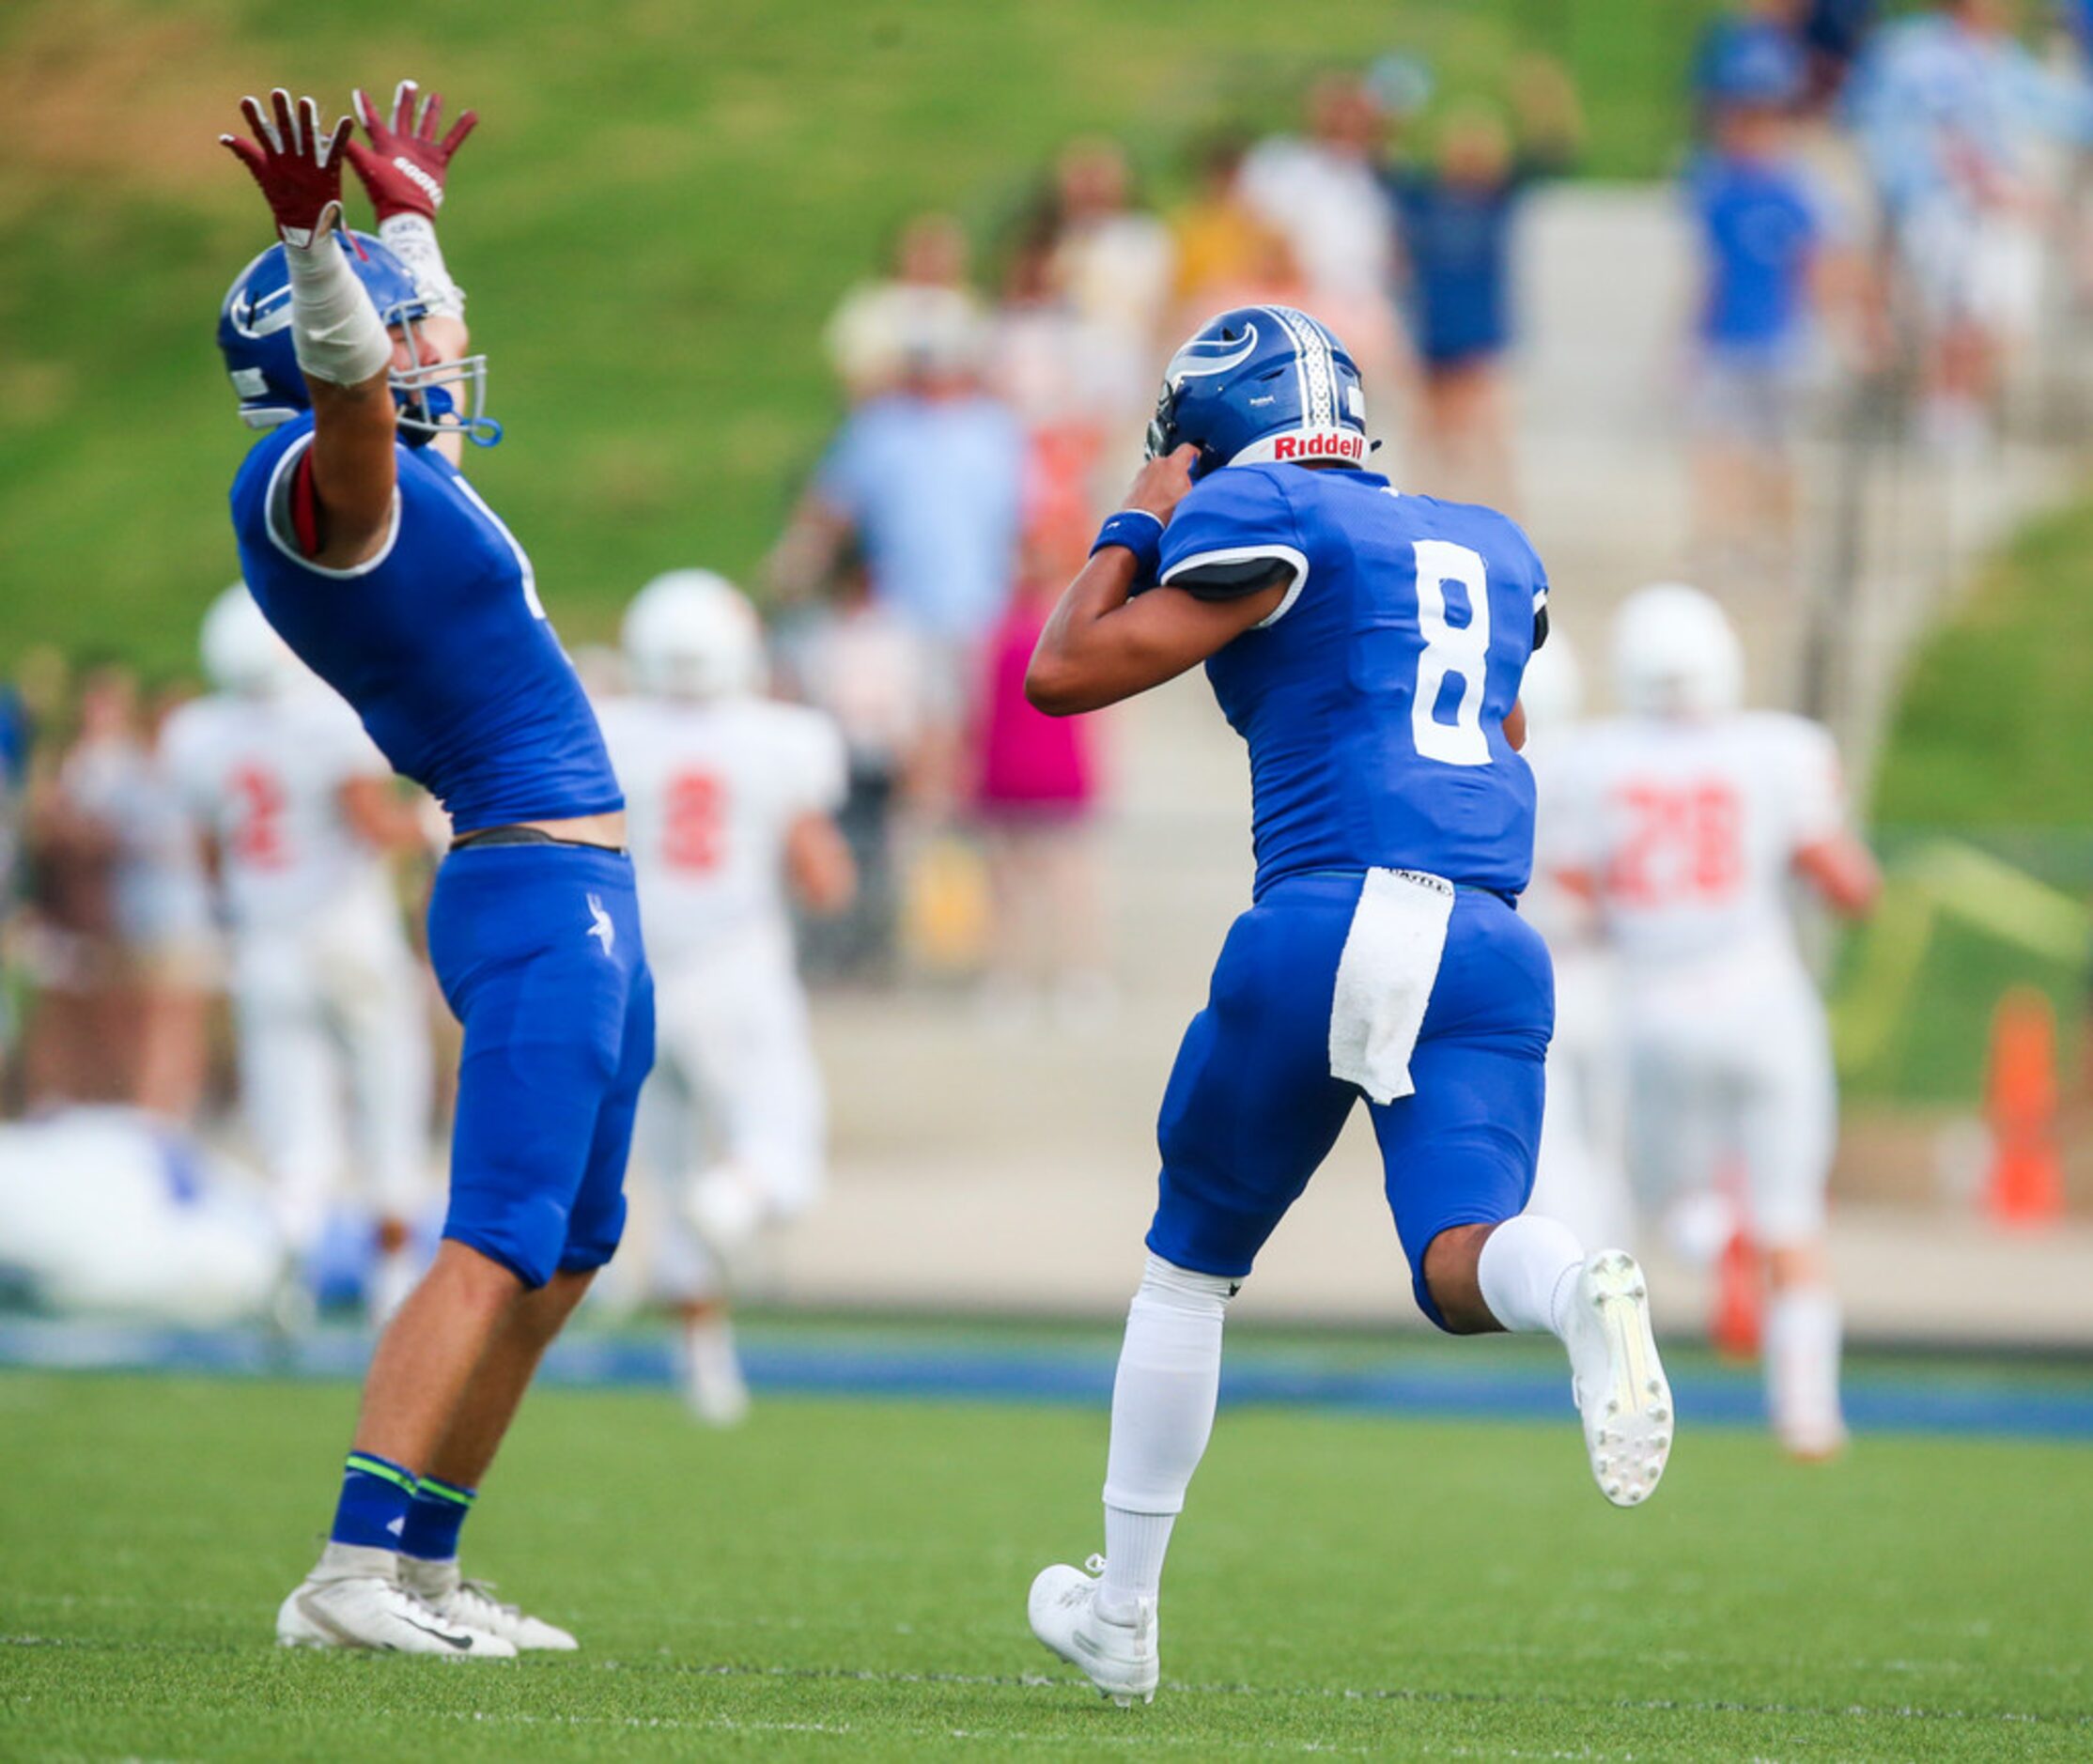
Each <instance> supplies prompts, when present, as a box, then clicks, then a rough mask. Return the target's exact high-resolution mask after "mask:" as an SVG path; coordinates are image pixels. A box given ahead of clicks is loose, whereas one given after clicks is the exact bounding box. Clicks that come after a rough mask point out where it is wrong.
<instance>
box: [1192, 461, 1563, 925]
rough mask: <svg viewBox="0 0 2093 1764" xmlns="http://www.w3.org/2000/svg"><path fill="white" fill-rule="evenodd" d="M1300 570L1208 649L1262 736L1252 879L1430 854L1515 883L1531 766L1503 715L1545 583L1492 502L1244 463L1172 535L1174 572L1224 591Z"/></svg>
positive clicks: (1217, 679) (1526, 853)
mask: <svg viewBox="0 0 2093 1764" xmlns="http://www.w3.org/2000/svg"><path fill="white" fill-rule="evenodd" d="M1267 563H1268V564H1270V565H1285V566H1286V567H1288V568H1289V569H1291V570H1292V571H1293V584H1292V586H1291V587H1290V588H1289V589H1288V591H1287V594H1286V598H1285V599H1284V600H1283V601H1282V602H1281V603H1280V605H1279V609H1278V610H1277V611H1275V612H1274V613H1273V614H1272V615H1271V617H1270V618H1268V619H1266V620H1265V621H1264V623H1263V624H1262V625H1260V626H1258V627H1256V628H1254V629H1252V630H1249V631H1246V632H1245V633H1244V634H1243V635H1242V636H1241V637H1238V638H1237V639H1236V640H1235V641H1234V642H1232V643H1230V644H1229V645H1228V646H1227V647H1226V648H1225V649H1223V650H1221V651H1220V653H1219V654H1217V655H1216V656H1215V657H1214V658H1212V659H1211V660H1210V661H1208V663H1207V664H1206V673H1207V677H1208V679H1209V680H1210V681H1211V682H1212V683H1213V687H1214V695H1215V697H1216V698H1217V699H1218V700H1219V701H1220V705H1221V709H1222V710H1223V711H1224V712H1225V713H1226V714H1227V716H1228V720H1229V721H1230V722H1231V723H1232V724H1233V726H1234V728H1235V730H1236V733H1237V734H1239V735H1242V737H1243V739H1244V740H1245V741H1246V742H1247V743H1248V746H1249V751H1250V782H1251V789H1252V793H1253V797H1254V805H1255V807H1254V815H1255V838H1256V847H1257V890H1258V892H1259V893H1260V894H1262V893H1263V892H1264V890H1265V889H1267V888H1269V887H1270V886H1271V885H1272V884H1273V883H1274V882H1276V881H1279V879H1280V878H1281V877H1284V876H1290V875H1298V874H1304V873H1307V872H1312V871H1357V870H1363V869H1379V868H1387V869H1399V870H1421V871H1425V872H1427V873H1429V874H1434V875H1438V876H1444V877H1445V878H1446V879H1447V880H1448V881H1450V882H1453V883H1456V884H1461V885H1465V886H1469V887H1474V888H1481V889H1489V890H1494V891H1495V892H1496V893H1499V894H1504V895H1516V894H1517V893H1519V892H1520V891H1521V890H1523V889H1525V887H1526V885H1527V876H1528V874H1529V873H1530V872H1531V870H1532V867H1533V774H1532V773H1531V772H1530V771H1529V770H1527V763H1526V761H1524V760H1523V759H1521V758H1520V757H1519V755H1518V754H1517V753H1516V752H1515V751H1513V750H1512V745H1511V743H1510V742H1509V741H1508V740H1506V738H1505V734H1504V720H1505V718H1506V717H1507V716H1508V715H1509V714H1510V712H1511V710H1512V705H1513V704H1514V703H1516V702H1517V699H1518V696H1519V682H1520V680H1521V678H1522V677H1523V676H1524V675H1525V673H1526V667H1527V658H1528V657H1529V656H1530V655H1531V654H1532V653H1533V644H1534V631H1535V623H1536V614H1537V613H1538V612H1539V611H1541V610H1542V609H1543V607H1544V606H1545V604H1546V600H1547V592H1548V589H1547V580H1546V577H1545V576H1544V575H1543V571H1542V567H1541V560H1540V559H1539V558H1538V557H1536V556H1535V555H1534V550H1533V547H1532V546H1531V545H1530V544H1529V543H1528V542H1527V536H1526V534H1523V533H1522V532H1520V530H1519V528H1518V527H1517V525H1516V524H1514V523H1513V522H1512V521H1511V520H1509V519H1507V518H1505V517H1504V516H1502V515H1500V514H1497V513H1496V512H1495V511H1494V510H1491V509H1487V508H1481V507H1476V506H1474V505H1471V504H1468V503H1444V502H1440V501H1438V500H1437V499H1436V498H1434V497H1429V496H1404V495H1399V494H1397V493H1396V492H1395V491H1394V490H1393V489H1391V488H1390V487H1389V485H1388V480H1387V479H1386V478H1384V477H1381V476H1379V475H1378V474H1376V473H1374V472H1358V471H1351V470H1322V471H1310V470H1308V469H1307V468H1305V467H1302V466H1296V465H1281V464H1258V465H1243V466H1231V467H1229V468H1227V469H1226V470H1223V471H1219V472H1214V473H1213V474H1212V475H1211V476H1209V477H1206V478H1204V479H1202V481H1201V482H1200V483H1199V484H1198V485H1196V486H1194V487H1193V489H1192V492H1191V494H1190V495H1188V496H1187V497H1186V499H1185V500H1184V502H1182V503H1179V504H1178V507H1177V512H1176V514H1175V516H1174V517H1173V518H1172V519H1171V523H1170V526H1169V527H1168V529H1167V530H1166V531H1165V532H1164V534H1163V558H1162V570H1161V580H1164V581H1165V582H1171V583H1175V584H1177V585H1180V586H1184V587H1186V588H1188V589H1190V590H1191V591H1192V592H1193V593H1195V594H1206V595H1209V596H1214V595H1224V594H1229V593H1240V592H1242V591H1243V589H1244V586H1245V585H1246V583H1247V582H1248V581H1250V580H1264V581H1269V580H1271V577H1272V573H1273V572H1272V570H1271V569H1269V568H1264V567H1262V566H1263V565H1265V564H1267Z"/></svg>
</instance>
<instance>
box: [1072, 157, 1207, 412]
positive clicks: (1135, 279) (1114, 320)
mask: <svg viewBox="0 0 2093 1764" xmlns="http://www.w3.org/2000/svg"><path fill="white" fill-rule="evenodd" d="M1051 251H1052V275H1053V281H1054V285H1055V286H1057V287H1058V288H1059V289H1060V290H1061V292H1062V295H1063V296H1064V297H1065V298H1066V299H1067V301H1068V302H1069V304H1070V305H1071V306H1072V307H1073V308H1074V309H1075V312H1076V314H1077V316H1078V317H1079V318H1080V319H1081V320H1082V322H1083V324H1084V325H1085V326H1086V327H1087V329H1088V332H1089V338H1090V347H1091V348H1094V349H1095V350H1097V351H1098V354H1099V360H1098V363H1097V368H1096V374H1095V391H1096V393H1097V395H1099V396H1101V397H1104V398H1107V399H1109V400H1111V401H1113V403H1115V404H1116V406H1117V407H1118V408H1117V409H1116V410H1111V412H1110V413H1111V414H1112V415H1113V416H1114V417H1124V418H1128V419H1139V420H1140V421H1141V422H1146V421H1147V419H1148V408H1149V404H1150V401H1151V397H1152V394H1153V386H1152V383H1151V382H1152V381H1153V380H1154V379H1155V354H1156V349H1157V343H1158V339H1159V338H1160V337H1161V335H1162V330H1163V321H1164V319H1165V318H1166V317H1168V316H1169V312H1170V298H1171V287H1172V286H1173V280H1174V260H1175V256H1176V246H1175V244H1174V243H1173V241H1172V240H1171V233H1170V229H1169V228H1168V227H1167V226H1165V225H1164V224H1163V223H1162V222H1161V221H1159V220H1157V219H1156V218H1155V215H1153V214H1150V213H1147V212H1145V211H1143V210H1141V209H1138V208H1136V207H1135V206H1134V202H1133V176H1132V173H1131V171H1130V170H1129V169H1128V166H1127V163H1126V155H1125V152H1124V150H1123V149H1122V148H1121V147H1119V145H1118V144H1117V143H1116V142H1112V141H1105V140H1086V141H1077V142H1074V143H1072V144H1071V145H1070V146H1068V147H1066V148H1064V149H1063V150H1062V156H1061V158H1060V160H1059V161H1058V162H1056V164H1055V167H1054V200H1053V236H1052V245H1051Z"/></svg>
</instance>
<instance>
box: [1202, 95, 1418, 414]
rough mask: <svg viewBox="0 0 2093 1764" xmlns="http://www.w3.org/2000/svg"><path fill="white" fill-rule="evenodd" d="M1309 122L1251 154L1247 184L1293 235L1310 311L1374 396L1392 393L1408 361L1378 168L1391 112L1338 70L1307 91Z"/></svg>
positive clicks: (1260, 207)
mask: <svg viewBox="0 0 2093 1764" xmlns="http://www.w3.org/2000/svg"><path fill="white" fill-rule="evenodd" d="M1307 120H1308V131H1307V133H1306V134H1305V135H1300V136H1295V135H1279V136H1275V137H1273V138H1272V139H1270V140H1267V141H1262V142H1260V143H1259V144H1258V145H1257V146H1256V147H1253V148H1252V149H1251V150H1250V153H1249V155H1248V158H1246V159H1245V161H1244V162H1243V169H1242V174H1241V183H1240V188H1241V190H1242V193H1243V199H1244V200H1245V201H1246V202H1247V203H1248V205H1249V207H1250V209H1251V210H1252V211H1253V212H1254V213H1256V214H1257V215H1259V216H1260V217H1261V218H1262V219H1263V220H1264V222H1265V223H1266V224H1268V225H1270V226H1272V227H1274V228H1275V229H1277V230H1278V231H1279V234H1280V235H1281V236H1282V237H1284V239H1285V240H1286V241H1287V244H1288V246H1289V248H1290V249H1291V251H1292V253H1293V257H1294V261H1295V264H1296V265H1298V266H1299V269H1300V273H1301V279H1302V281H1303V282H1304V283H1305V284H1306V287H1307V302H1308V310H1309V311H1310V312H1312V313H1313V314H1314V315H1315V317H1318V318H1320V319H1322V320H1323V322H1324V323H1325V324H1326V325H1328V326H1329V327H1330V329H1331V330H1333V331H1335V332H1336V333H1337V334H1338V335H1339V336H1341V337H1342V338H1343V339H1344V341H1345V342H1346V344H1348V345H1349V346H1350V348H1351V350H1352V354H1353V358H1354V359H1355V360H1356V361H1357V363H1358V364H1359V371H1360V374H1361V376H1362V377H1363V378H1364V379H1365V381H1366V384H1367V388H1368V391H1369V395H1370V396H1372V395H1373V394H1374V393H1375V392H1380V391H1381V389H1382V388H1390V389H1391V390H1392V386H1391V382H1392V380H1393V379H1394V375H1395V371H1396V369H1397V367H1398V365H1399V364H1400V362H1401V360H1402V351H1401V348H1400V344H1399V341H1398V337H1397V333H1396V324H1395V312H1394V307H1393V305H1392V303H1391V294H1392V290H1393V287H1394V285H1395V270H1396V244H1395V239H1394V234H1393V229H1392V228H1391V227H1390V226H1389V225H1388V202H1387V196H1386V194H1385V193H1384V191H1383V188H1382V183H1381V174H1380V156H1381V148H1382V137H1383V135H1384V133H1385V132H1386V117H1385V116H1384V113H1383V111H1382V108H1381V104H1380V101H1379V100H1377V99H1376V98H1375V96H1374V94H1373V91H1372V88H1371V87H1370V86H1369V85H1368V84H1367V82H1366V81H1365V80H1364V79H1362V78H1361V77H1360V76H1359V75H1357V74H1355V73H1331V74H1326V75H1325V76H1324V77H1323V78H1322V79H1320V80H1318V81H1316V82H1315V84H1314V85H1312V86H1311V87H1310V89H1309V94H1308V118H1307ZM1387 395H1388V394H1387V393H1386V392H1381V396H1382V397H1384V398H1386V397H1387Z"/></svg>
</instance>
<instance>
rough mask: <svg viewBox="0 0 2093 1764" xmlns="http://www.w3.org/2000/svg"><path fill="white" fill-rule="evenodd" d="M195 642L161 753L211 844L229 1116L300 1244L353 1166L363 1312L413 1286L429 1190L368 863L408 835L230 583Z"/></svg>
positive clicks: (411, 1046) (319, 698)
mask: <svg viewBox="0 0 2093 1764" xmlns="http://www.w3.org/2000/svg"><path fill="white" fill-rule="evenodd" d="M203 659H204V668H205V671H206V673H208V674H209V677H210V679H211V682H212V684H213V685H214V686H215V687H216V691H215V692H213V693H212V694H211V695H210V696H209V697H208V698H201V699H198V700H196V701H194V703H192V704H185V705H183V706H182V707H181V708H180V709H179V710H178V711H177V712H176V713H175V715H174V716H173V717H172V718H171V719H170V720H169V721H168V724H167V727H166V729H165V731H164V733H163V736H162V742H163V749H162V757H163V763H164V765H165V766H166V769H167V772H168V775H169V776H170V777H171V778H172V779H173V781H174V783H175V786H176V788H177V789H178V791H179V792H180V794H181V796H182V797H183V798H184V799H185V801H186V802H187V803H188V804H189V806H190V808H191V810H192V812H194V814H195V815H196V817H197V818H198V820H199V821H200V822H201V823H202V824H203V826H204V827H205V828H207V829H208V830H209V833H210V835H211V839H212V843H213V845H214V846H215V849H216V853H217V870H218V880H219V885H220V890H221V893H222V896H223V903H224V910H225V919H226V921H227V922H228V926H229V929H230V932H231V937H232V951H233V953H232V963H231V989H232V1000H233V1013H234V1020H235V1023H236V1026H237V1029H238V1036H239V1045H240V1096H241V1101H242V1105H243V1107H244V1110H245V1113H246V1118H247V1126H248V1132H249V1135H250V1137H251V1138H252V1139H253V1142H254V1146H255V1150H256V1154H257V1155H258V1156H259V1157H260V1158H261V1160H262V1162H263V1165H264V1166H265V1168H267V1170H268V1173H269V1175H270V1178H271V1183H272V1184H273V1188H274V1193H275V1196H276V1202H277V1207H278V1210H279V1215H280V1219H281V1224H282V1228H283V1230H284V1233H285V1236H286V1237H287V1240H288V1241H289V1242H290V1244H291V1245H292V1246H293V1248H294V1249H295V1250H297V1251H299V1252H301V1253H302V1252H304V1251H307V1250H309V1249H310V1248H311V1247H312V1246H313V1245H314V1244H315V1243H316V1241H317V1240H318V1235H319V1232H320V1230H321V1227H322V1226H323V1224H324V1223H325V1219H326V1214H327V1209H328V1205H329V1202H330V1201H331V1200H332V1199H333V1198H334V1195H335V1193H336V1191H337V1189H338V1188H339V1187H340V1185H341V1184H342V1182H343V1179H344V1177H345V1176H347V1175H349V1173H350V1172H351V1171H353V1173H354V1175H355V1177H356V1180H357V1186H358V1188H359V1190H360V1192H361V1194H362V1196H363V1198H364V1199H365V1201H366V1202H367V1204H368V1205H369V1207H370V1209H371V1211H372V1213H373V1214H374V1215H376V1216H377V1220H378V1227H379V1252H380V1253H379V1261H378V1265H377V1269H376V1272H375V1275H374V1277H373V1280H372V1282H371V1292H370V1301H371V1308H372V1310H373V1312H374V1314H377V1315H380V1316H381V1315H383V1314H385V1313H387V1312H389V1311H390V1309H391V1308H392V1307H393V1306H394V1305H395V1304H396V1303H397V1302H398V1300H399V1299H400V1298H402V1297H404V1296H405V1294H406V1292H407V1290H408V1289H409V1288H410V1287H411V1284H412V1280H413V1275H414V1272H415V1271H414V1269H413V1267H412V1266H411V1261H410V1258H409V1254H408V1223H409V1220H410V1217H411V1215H412V1214H413V1212H414V1211H415V1209H416V1208H417V1207H418V1206H419V1205H420V1203H421V1202H422V1201H423V1200H424V1199H426V1194H427V1188H428V1145H429V1138H428V1136H429V1126H430V1113H429V1111H430V1065H429V1060H430V1055H429V1040H428V1024H427V1015H426V1008H425V1003H424V997H423V990H422V982H421V978H420V974H419V971H418V969H417V967H416V965H415V962H414V958H413V955H412V952H411V950H410V949H409V947H408V943H407V938H406V936H405V933H404V932H403V930H402V928H401V924H400V912H399V904H398V901H397V899H396V897H395V893H394V890H393V884H392V877H391V874H390V872H389V869H388V865H387V862H386V851H387V849H388V848H389V847H392V846H395V845H398V844H401V843H410V842H412V841H414V840H416V838H417V837H418V836H417V835H416V833H415V832H414V830H413V824H412V820H411V816H410V815H409V814H408V813H407V812H405V811H404V810H403V809H402V808H400V806H399V805H398V804H397V803H396V802H395V799H394V797H393V796H392V783H391V778H392V773H391V768H390V767H388V766H386V764H385V762H384V761H383V760H382V759H381V758H380V755H379V752H378V750H377V749H376V748H375V747H373V746H372V745H371V742H370V738H369V737H368V736H367V735H365V734H364V730H363V726H362V725H361V724H360V723H359V722H358V721H357V720H356V716H355V713H354V712H352V711H351V710H350V709H349V706H348V705H346V704H343V703H342V702H341V701H340V700H339V699H337V698H336V697H335V696H334V695H333V693H332V692H330V691H328V690H327V689H326V688H325V687H323V686H322V685H321V684H320V683H319V681H318V679H316V678H315V677H314V676H312V675H311V674H310V673H307V672H306V671H305V669H304V666H303V664H302V663H301V662H300V661H299V660H298V659H297V658H296V657H294V656H293V655H292V654H291V653H290V651H289V650H288V649H287V647H285V645H284V643H283V641H282V640H281V639H280V638H279V637H277V635H276V634H275V632H274V631H272V630H271V628H270V627H269V625H268V623H267V622H266V621H265V620H264V619H263V617H262V615H261V611H260V610H259V609H258V608H257V607H256V605H255V602H254V598H253V596H250V595H249V594H248V592H247V590H246V588H245V587H243V586H241V585H240V584H237V583H236V584H235V585H234V586H233V587H231V588H228V589H227V590H226V591H225V593H224V594H223V595H221V596H219V598H218V599H217V601H216V602H214V603H213V605H212V607H211V609H210V611H209V615H208V616H207V617H206V619H205V621H204V631H203ZM345 1103H346V1104H347V1108H346V1111H345ZM345 1116H346V1120H345ZM345 1125H346V1126H347V1127H348V1128H349V1131H345ZM350 1153H353V1158H352V1157H351V1156H350Z"/></svg>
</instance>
